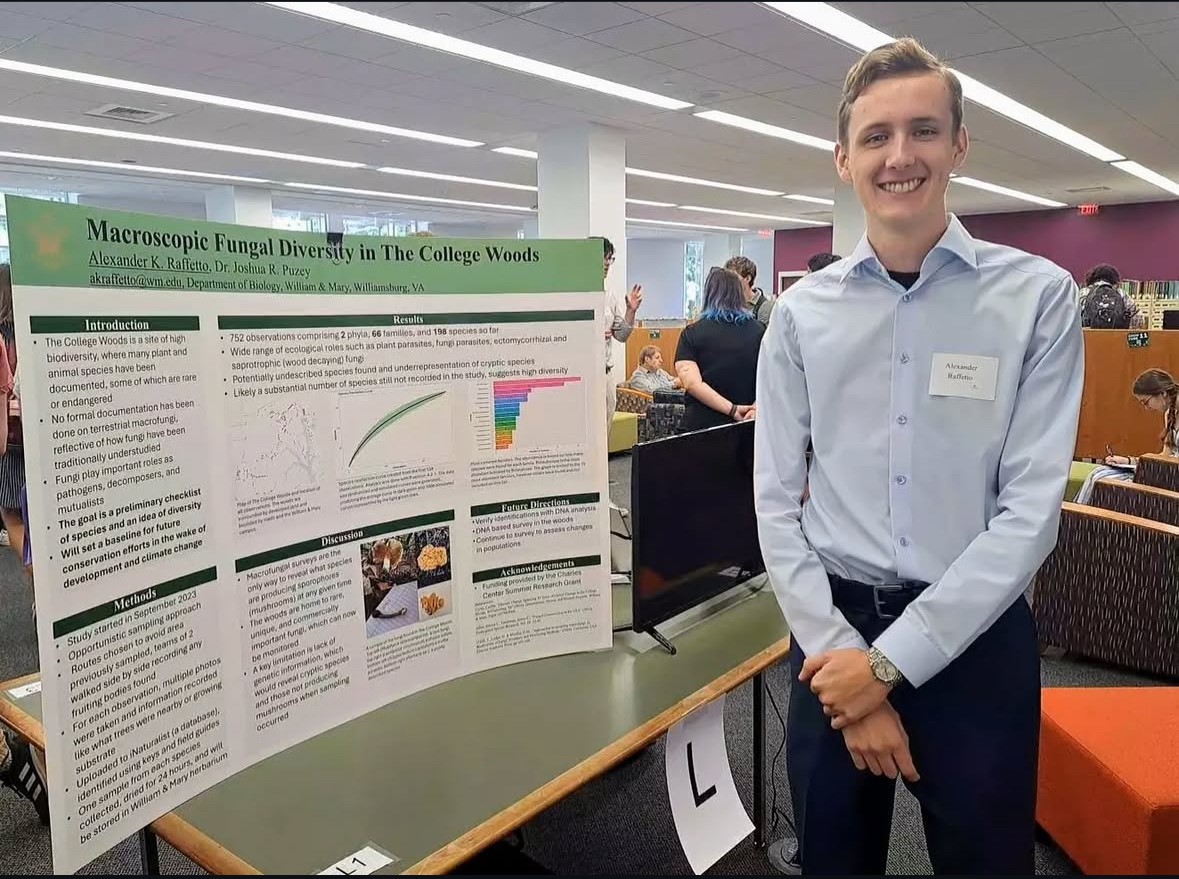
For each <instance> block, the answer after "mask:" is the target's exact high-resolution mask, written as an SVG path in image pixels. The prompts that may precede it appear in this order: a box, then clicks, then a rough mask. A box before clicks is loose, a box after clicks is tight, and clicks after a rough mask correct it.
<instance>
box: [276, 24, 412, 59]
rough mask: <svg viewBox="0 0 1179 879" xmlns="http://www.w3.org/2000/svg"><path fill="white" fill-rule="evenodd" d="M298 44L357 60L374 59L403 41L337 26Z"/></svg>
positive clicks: (394, 50) (392, 49) (401, 44)
mask: <svg viewBox="0 0 1179 879" xmlns="http://www.w3.org/2000/svg"><path fill="white" fill-rule="evenodd" d="M299 45H300V46H303V47H304V48H307V49H314V50H315V51H317V52H329V53H331V54H333V55H341V56H343V57H345V58H355V59H356V60H358V61H376V60H377V59H378V58H382V57H384V56H385V55H388V54H390V53H391V52H396V51H397V50H398V49H399V48H401V47H402V46H404V45H405V43H402V42H401V41H400V40H391V39H389V38H388V37H385V36H381V35H380V34H371V33H369V32H368V31H362V30H356V29H355V28H350V27H338V28H333V29H332V30H330V31H324V32H323V33H321V34H316V35H315V36H313V37H310V38H308V39H306V40H303V41H302V42H301V43H300V44H299Z"/></svg>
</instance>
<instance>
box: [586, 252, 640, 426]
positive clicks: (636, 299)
mask: <svg viewBox="0 0 1179 879" xmlns="http://www.w3.org/2000/svg"><path fill="white" fill-rule="evenodd" d="M594 237H595V238H600V237H601V236H594ZM601 241H602V277H603V278H605V277H606V276H607V275H609V274H610V266H612V265H614V244H613V242H611V241H610V239H609V238H601ZM642 304H643V286H642V285H641V284H635V285H634V286H633V287H631V288H630V293H628V294H627V295H626V308H625V310H624V309H623V307H622V305H621V304H620V303H619V302H618V299H617V298H616V297H614V296H611V295H610V291H609V290H607V291H606V310H605V317H606V325H605V338H606V436H607V440H608V439H609V436H610V426H611V425H612V424H613V423H614V410H615V408H616V407H617V405H618V397H617V394H618V381H617V380H616V378H617V376H616V375H615V373H614V342H615V341H618V342H625V341H626V340H627V339H629V338H630V334H631V333H632V332H633V331H634V328H635V315H636V314H638V311H639V306H640V305H642Z"/></svg>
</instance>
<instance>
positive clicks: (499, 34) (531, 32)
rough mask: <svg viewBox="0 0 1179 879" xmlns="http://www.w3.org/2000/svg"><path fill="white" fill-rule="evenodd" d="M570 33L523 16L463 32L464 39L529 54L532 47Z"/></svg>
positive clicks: (554, 40)
mask: <svg viewBox="0 0 1179 879" xmlns="http://www.w3.org/2000/svg"><path fill="white" fill-rule="evenodd" d="M567 37H568V34H566V33H564V32H563V31H558V30H553V29H552V28H551V27H543V26H541V25H539V24H534V23H533V22H531V21H525V20H524V19H522V18H507V19H504V20H502V21H498V22H496V23H494V24H489V25H485V26H483V27H478V28H475V29H474V30H472V31H468V32H467V33H464V34H463V39H464V40H471V41H472V42H476V43H482V44H483V45H485V46H492V47H493V48H496V49H503V50H504V51H505V52H516V53H524V54H527V53H528V51H529V50H530V49H535V48H536V47H538V46H545V45H550V44H552V43H556V42H558V41H560V40H564V39H566V38H567Z"/></svg>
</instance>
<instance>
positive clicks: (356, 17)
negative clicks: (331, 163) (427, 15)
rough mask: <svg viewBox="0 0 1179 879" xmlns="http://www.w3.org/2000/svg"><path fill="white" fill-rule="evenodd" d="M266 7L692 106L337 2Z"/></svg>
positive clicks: (662, 103)
mask: <svg viewBox="0 0 1179 879" xmlns="http://www.w3.org/2000/svg"><path fill="white" fill-rule="evenodd" d="M267 5H268V6H273V7H275V8H276V9H285V10H286V11H288V12H297V13H300V14H302V15H308V16H311V17H312V18H318V19H321V20H323V21H331V22H334V23H336V24H342V25H346V26H348V27H354V28H357V29H359V30H363V31H368V32H369V33H373V34H380V35H381V36H385V37H391V38H393V39H395V40H401V41H403V42H406V43H412V44H414V45H417V46H425V47H426V48H428V49H436V50H438V51H439V52H448V53H450V54H451V55H459V56H461V57H463V58H470V59H472V60H473V61H482V62H484V63H485V64H493V65H495V66H496V67H503V68H505V69H507V70H514V71H517V72H519V73H526V74H529V75H530V76H539V77H541V78H543V79H551V80H553V81H555V82H560V83H564V84H565V85H572V86H577V87H578V88H583V89H591V90H592V91H596V92H601V93H603V94H607V95H613V96H614V97H617V98H625V99H626V100H628V101H637V102H638V103H640V104H648V105H650V106H652V107H660V108H662V109H664V110H684V109H687V108H688V107H691V106H692V105H691V104H690V103H688V102H687V101H679V100H676V99H675V98H669V97H667V96H666V95H660V94H656V93H655V92H649V91H646V90H644V89H638V88H634V87H632V86H629V85H622V84H621V83H617V82H611V81H610V80H608V79H602V78H601V77H598V76H590V75H589V74H587V73H579V72H578V71H576V70H569V69H568V68H566V67H558V66H557V65H556V64H548V63H546V62H544V61H537V60H536V59H534V58H527V57H525V56H523V55H515V54H513V53H511V52H504V51H503V50H501V49H493V48H491V47H490V46H484V45H481V44H479V43H472V42H471V41H469V40H460V39H459V38H458V37H451V36H448V35H446V34H440V33H438V32H437V31H431V30H426V29H425V28H420V27H414V26H413V25H411V24H405V23H404V22H400V21H393V20H392V19H390V18H383V17H382V16H379V15H373V14H371V13H368V12H361V11H360V10H358V9H352V8H350V7H348V6H341V5H340V4H338V3H268V4H267Z"/></svg>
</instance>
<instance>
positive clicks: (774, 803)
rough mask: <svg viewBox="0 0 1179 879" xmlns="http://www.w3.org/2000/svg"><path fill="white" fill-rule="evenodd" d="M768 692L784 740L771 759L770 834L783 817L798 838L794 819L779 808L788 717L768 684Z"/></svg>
mask: <svg viewBox="0 0 1179 879" xmlns="http://www.w3.org/2000/svg"><path fill="white" fill-rule="evenodd" d="M766 694H767V695H768V696H769V697H770V704H771V705H772V706H774V714H776V715H777V716H778V724H779V726H781V727H782V741H781V743H780V744H779V745H778V750H777V751H776V752H775V753H774V756H773V758H772V759H771V760H770V812H771V814H772V815H773V816H774V817H773V821H771V822H770V832H769V835H770V836H773V835H774V831H775V830H777V829H778V819H779V818H781V819H782V820H783V821H785V822H786V826H787V827H788V828H789V829H790V832H791V833H792V834H793V835H794V836H795V837H796V838H797V836H798V830H797V829H796V828H795V826H794V820H793V819H792V818H791V817H790V816H789V815H787V814H786V813H785V812H784V811H782V810H781V809H779V808H778V773H777V771H776V770H777V767H778V759H779V758H780V757H781V756H782V751H783V750H785V748H786V719H785V718H784V717H783V716H782V711H781V709H779V708H778V700H777V699H775V698H774V690H773V688H772V687H770V686H766Z"/></svg>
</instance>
